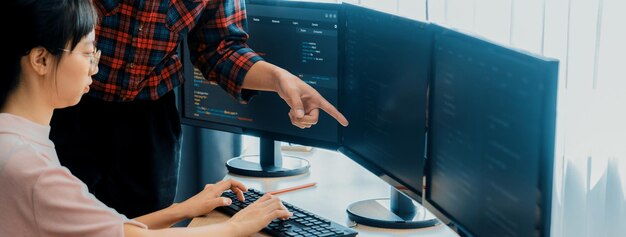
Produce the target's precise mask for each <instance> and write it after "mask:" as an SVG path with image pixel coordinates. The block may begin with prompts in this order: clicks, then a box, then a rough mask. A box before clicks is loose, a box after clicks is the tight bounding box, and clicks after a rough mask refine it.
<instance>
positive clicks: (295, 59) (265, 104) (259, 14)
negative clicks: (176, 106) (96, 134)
mask: <svg viewBox="0 0 626 237" xmlns="http://www.w3.org/2000/svg"><path fill="white" fill-rule="evenodd" d="M246 8H247V16H248V34H249V36H250V38H249V40H248V42H247V44H248V45H249V46H250V47H251V48H252V49H253V50H255V52H257V53H258V54H259V55H261V56H262V57H263V58H264V59H265V60H266V61H268V62H270V63H272V64H275V65H278V66H280V67H282V68H284V69H286V70H287V71H289V72H291V73H293V74H294V75H296V76H298V77H300V79H302V80H303V81H304V82H306V83H308V84H309V85H311V86H312V87H313V88H315V89H316V90H317V91H318V92H319V93H320V94H321V95H322V96H324V97H325V98H326V99H327V100H328V101H329V102H330V103H331V104H333V105H335V106H337V103H338V100H337V93H338V89H337V87H338V80H337V78H338V72H337V71H338V59H337V57H338V24H337V22H338V20H339V19H338V16H339V14H338V13H339V8H340V6H339V5H338V4H326V3H307V2H280V1H260V2H259V3H254V2H252V3H248V4H247V5H246ZM183 94H184V96H183V98H184V99H183V103H184V111H183V118H184V122H187V123H191V124H194V125H197V126H204V127H208V128H214V129H220V130H232V129H228V128H229V127H232V128H236V129H235V130H234V131H235V132H237V129H240V131H241V132H243V133H246V134H252V135H257V136H263V137H268V138H272V139H277V140H283V141H289V142H295V143H301V144H306V145H314V146H320V147H328V148H336V147H338V142H339V135H338V126H339V124H338V123H337V122H336V121H335V120H334V119H333V118H332V117H330V116H329V115H328V114H326V113H324V112H320V117H319V121H318V124H317V125H315V126H313V127H312V128H309V129H300V128H297V127H295V126H293V125H292V124H291V121H290V120H289V116H288V112H289V106H288V105H287V103H285V101H284V100H283V99H281V98H280V97H279V96H278V95H277V94H276V93H274V92H260V93H259V94H258V95H256V96H255V97H253V98H252V100H250V101H249V103H248V104H239V103H238V102H237V101H235V100H234V99H233V98H232V97H231V96H229V95H228V94H227V93H226V92H225V91H224V90H223V89H221V88H220V87H219V86H218V85H216V84H214V83H209V82H208V81H206V80H205V79H204V78H203V77H202V75H201V74H200V73H198V71H196V73H195V76H194V78H193V80H188V81H187V83H186V84H185V86H184V93H183Z"/></svg>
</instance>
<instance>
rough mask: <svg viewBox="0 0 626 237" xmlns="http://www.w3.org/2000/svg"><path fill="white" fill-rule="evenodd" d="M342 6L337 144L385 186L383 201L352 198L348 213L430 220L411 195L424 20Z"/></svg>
mask: <svg viewBox="0 0 626 237" xmlns="http://www.w3.org/2000/svg"><path fill="white" fill-rule="evenodd" d="M344 11H345V16H344V19H345V26H346V28H345V35H344V37H345V40H344V41H345V46H344V47H345V49H344V52H345V54H344V57H343V58H342V60H341V61H342V70H343V77H342V80H343V83H342V86H341V89H340V91H341V92H340V95H341V98H342V99H341V102H340V110H341V111H342V112H343V113H344V115H345V116H346V117H347V118H348V120H350V125H349V126H348V127H345V128H343V132H342V133H343V135H342V140H341V143H342V147H341V148H340V149H339V151H340V152H342V153H344V154H345V155H346V156H347V157H349V158H351V159H353V160H354V161H356V162H357V163H359V164H360V165H361V166H363V167H365V168H367V169H368V170H369V171H370V172H372V173H374V174H375V175H377V176H379V177H380V178H382V179H383V180H385V181H386V182H388V183H389V184H390V185H391V186H392V187H393V188H392V199H391V200H368V201H363V202H357V203H354V204H352V205H351V206H350V207H349V208H348V214H349V218H350V219H352V220H354V221H356V222H358V223H362V224H366V225H370V226H378V227H387V228H415V227H423V226H431V225H433V224H435V223H437V221H436V219H434V216H432V215H430V216H427V217H426V218H425V216H424V214H425V213H426V212H424V210H423V209H417V208H416V207H415V206H414V205H413V201H412V200H415V201H417V202H420V201H421V195H422V176H423V167H424V162H425V161H424V159H425V153H424V152H425V143H424V142H425V137H424V136H425V128H426V105H427V101H426V91H427V82H428V78H429V70H430V56H431V45H432V34H431V31H430V30H429V24H427V23H422V22H418V21H414V20H410V19H407V18H403V17H399V16H396V15H392V14H387V13H383V12H379V11H375V10H371V9H368V8H364V7H360V6H356V5H351V4H344ZM365 188H366V187H365ZM398 191H399V192H398ZM408 197H410V198H408Z"/></svg>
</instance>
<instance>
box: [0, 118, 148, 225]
mask: <svg viewBox="0 0 626 237" xmlns="http://www.w3.org/2000/svg"><path fill="white" fill-rule="evenodd" d="M49 133H50V126H44V125H40V124H37V123H34V122H31V121H30V120H27V119H25V118H22V117H19V116H15V115H12V114H8V113H0V237H5V236H6V237H9V236H64V237H65V236H66V237H70V236H103V237H104V236H106V237H114V236H124V227H123V226H124V223H130V224H133V225H137V226H139V227H142V228H146V226H145V225H143V224H142V223H139V222H137V221H133V220H129V219H128V218H126V217H125V216H123V215H121V214H119V213H117V212H116V211H115V210H113V209H111V208H108V207H107V206H105V205H104V204H103V203H101V202H100V201H98V199H96V197H94V196H93V195H91V194H90V193H89V192H88V191H87V186H86V185H84V184H83V183H82V182H81V181H80V180H79V179H78V178H76V177H74V176H73V175H72V174H71V173H70V171H69V170H68V169H67V168H65V167H63V166H61V165H60V163H59V159H58V158H57V154H56V151H55V149H54V144H53V143H52V141H50V139H48V134H49Z"/></svg>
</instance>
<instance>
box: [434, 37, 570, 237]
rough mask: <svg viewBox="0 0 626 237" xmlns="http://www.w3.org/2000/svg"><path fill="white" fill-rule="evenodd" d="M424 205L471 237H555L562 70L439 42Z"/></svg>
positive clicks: (468, 43) (470, 44)
mask: <svg viewBox="0 0 626 237" xmlns="http://www.w3.org/2000/svg"><path fill="white" fill-rule="evenodd" d="M433 56H434V57H433V66H434V70H433V72H434V73H433V79H432V84H431V91H430V105H429V141H428V143H429V162H430V166H429V167H430V169H429V170H430V174H429V175H428V177H429V180H428V191H427V192H426V196H425V200H426V206H427V207H432V208H429V209H431V210H433V211H435V212H436V213H438V214H441V215H440V217H442V218H444V219H449V220H450V221H451V222H452V223H454V224H455V226H457V227H458V228H459V231H460V232H461V233H464V234H466V235H467V236H480V237H490V236H493V237H496V236H497V237H501V236H511V237H515V236H520V237H522V236H523V237H529V236H549V232H550V228H549V227H550V207H551V194H552V164H553V163H552V160H553V157H554V130H555V116H556V112H555V107H556V91H557V70H558V62H557V61H553V60H548V59H543V58H540V57H535V56H531V55H529V54H526V53H522V52H519V51H515V50H511V49H508V48H505V47H501V46H498V45H496V44H493V43H490V42H487V41H485V40H481V39H478V38H475V37H471V36H468V35H465V34H462V33H459V32H456V31H452V30H445V29H442V30H441V32H440V33H438V34H436V37H435V43H434V52H433Z"/></svg>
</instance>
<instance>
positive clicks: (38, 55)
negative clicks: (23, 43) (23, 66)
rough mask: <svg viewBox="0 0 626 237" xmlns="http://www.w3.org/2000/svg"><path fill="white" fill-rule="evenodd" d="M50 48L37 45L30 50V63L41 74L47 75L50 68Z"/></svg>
mask: <svg viewBox="0 0 626 237" xmlns="http://www.w3.org/2000/svg"><path fill="white" fill-rule="evenodd" d="M51 55H52V54H50V53H49V52H48V50H46V49H44V48H43V47H37V48H33V49H31V50H30V53H28V64H29V65H30V66H31V67H32V68H33V71H35V73H37V74H38V75H40V76H43V75H45V74H46V73H48V71H49V70H50V66H51V65H52V64H51V61H52V60H51V57H50V56H51Z"/></svg>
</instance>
